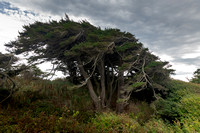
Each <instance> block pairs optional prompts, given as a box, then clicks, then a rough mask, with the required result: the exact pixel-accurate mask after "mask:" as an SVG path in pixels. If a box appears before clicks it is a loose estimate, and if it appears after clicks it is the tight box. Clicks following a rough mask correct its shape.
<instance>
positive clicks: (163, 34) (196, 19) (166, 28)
mask: <svg viewBox="0 0 200 133" xmlns="http://www.w3.org/2000/svg"><path fill="white" fill-rule="evenodd" d="M10 2H11V3H12V4H13V5H16V6H17V7H19V8H26V9H29V10H33V11H35V12H38V13H49V14H51V15H58V16H63V15H64V13H67V14H69V16H76V17H83V18H87V19H89V20H91V21H92V23H93V24H95V25H96V26H101V27H104V28H105V27H117V28H120V29H121V30H125V31H128V32H131V33H133V34H135V35H136V37H137V38H139V39H140V41H141V42H144V44H145V46H147V47H148V48H149V49H150V50H151V51H154V52H155V53H157V54H158V55H162V54H165V55H169V56H171V57H172V58H173V59H174V60H172V62H178V63H183V64H193V65H195V66H197V67H198V66H199V65H200V63H198V62H199V57H196V58H192V59H183V58H182V57H183V56H184V55H187V54H191V53H198V52H200V47H199V46H200V8H199V7H200V1H198V0H126V1H125V0H96V1H94V0H34V1H33V0H23V1H21V0H10ZM197 49H199V51H196V50H197ZM177 74H178V73H177Z"/></svg>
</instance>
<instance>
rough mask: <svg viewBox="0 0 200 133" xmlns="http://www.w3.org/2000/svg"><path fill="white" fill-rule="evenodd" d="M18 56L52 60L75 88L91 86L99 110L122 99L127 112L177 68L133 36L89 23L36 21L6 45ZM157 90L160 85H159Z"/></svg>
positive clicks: (121, 107)
mask: <svg viewBox="0 0 200 133" xmlns="http://www.w3.org/2000/svg"><path fill="white" fill-rule="evenodd" d="M6 46H7V47H9V48H10V49H11V50H12V52H13V53H15V54H22V53H26V54H28V53H29V52H34V54H33V55H32V56H31V57H30V58H29V59H28V60H29V62H31V63H33V62H35V63H41V62H45V61H51V62H52V64H54V65H56V67H54V69H55V70H61V71H63V73H65V74H68V75H69V76H70V79H71V82H74V83H79V85H77V86H75V87H81V86H83V85H87V87H88V90H89V93H90V96H91V99H92V100H93V102H94V105H95V107H96V109H97V110H101V109H102V108H109V107H110V105H111V101H112V100H114V98H113V96H114V95H117V100H116V110H117V112H122V111H123V110H124V108H125V107H126V106H127V105H128V100H129V98H130V96H131V93H132V92H133V91H140V90H143V89H147V88H151V89H152V91H153V94H154V96H155V95H156V94H155V90H154V89H155V88H159V81H161V80H165V79H167V78H169V74H170V73H171V72H172V70H170V69H168V67H167V66H168V62H162V61H160V60H159V58H158V57H157V56H155V55H153V54H151V53H150V52H149V50H148V49H147V48H144V47H143V44H142V43H140V42H138V40H137V39H136V38H135V37H134V35H132V34H131V33H128V32H121V31H120V30H119V29H105V30H102V29H101V28H99V27H95V26H93V25H91V24H90V23H89V22H87V21H82V22H74V21H72V20H69V18H68V17H66V19H65V20H63V19H62V20H61V21H59V22H57V21H51V22H49V23H42V22H35V23H34V24H31V25H28V26H24V31H23V32H21V33H20V35H19V37H18V39H17V40H16V41H12V42H10V43H8V44H6ZM154 86H156V87H154Z"/></svg>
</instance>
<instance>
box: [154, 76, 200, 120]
mask: <svg viewBox="0 0 200 133" xmlns="http://www.w3.org/2000/svg"><path fill="white" fill-rule="evenodd" d="M165 85H166V88H168V89H169V90H168V95H167V97H166V98H165V99H160V100H158V101H157V103H156V109H157V111H158V112H157V113H158V114H159V115H161V116H162V118H164V119H168V120H170V121H172V120H175V119H180V117H183V116H185V114H187V113H188V112H187V111H186V110H185V107H183V104H182V103H181V102H182V100H183V98H185V97H187V96H188V95H190V94H193V93H196V91H198V90H199V86H198V85H195V84H191V83H185V82H183V81H176V80H171V81H170V82H168V83H167V84H165ZM191 104H194V103H191ZM183 112H185V113H183Z"/></svg>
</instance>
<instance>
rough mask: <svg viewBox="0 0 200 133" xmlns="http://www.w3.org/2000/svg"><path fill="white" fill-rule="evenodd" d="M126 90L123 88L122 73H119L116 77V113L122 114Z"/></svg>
mask: <svg viewBox="0 0 200 133" xmlns="http://www.w3.org/2000/svg"><path fill="white" fill-rule="evenodd" d="M125 99H126V90H125V88H124V72H123V71H120V72H119V75H118V98H117V106H116V111H117V113H122V112H123V111H124V107H125V106H126V103H125V101H124V100H125Z"/></svg>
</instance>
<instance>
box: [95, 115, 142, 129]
mask: <svg viewBox="0 0 200 133" xmlns="http://www.w3.org/2000/svg"><path fill="white" fill-rule="evenodd" d="M92 124H93V126H94V127H95V128H96V129H97V131H98V132H134V131H135V130H136V129H137V128H138V127H139V124H138V122H137V121H135V120H134V119H131V118H130V117H129V116H128V115H125V114H115V113H111V112H110V113H102V114H100V115H98V116H97V117H96V118H95V119H93V120H92Z"/></svg>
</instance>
